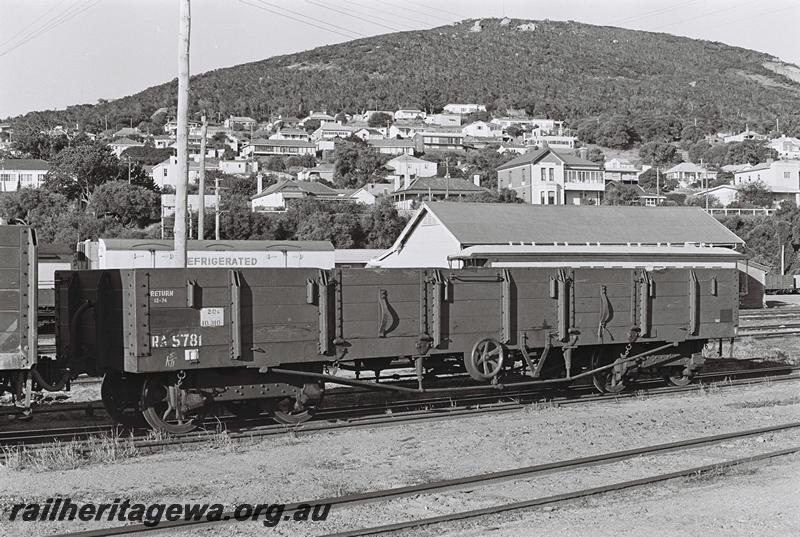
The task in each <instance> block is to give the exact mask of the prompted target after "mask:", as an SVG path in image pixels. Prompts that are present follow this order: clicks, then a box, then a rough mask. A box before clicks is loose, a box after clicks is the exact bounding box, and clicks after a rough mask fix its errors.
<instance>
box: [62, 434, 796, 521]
mask: <svg viewBox="0 0 800 537" xmlns="http://www.w3.org/2000/svg"><path fill="white" fill-rule="evenodd" d="M798 428H800V422H793V423H785V424H781V425H775V426H771V427H762V428H758V429H748V430H744V431H736V432H730V433H723V434H717V435H713V436H704V437H698V438H690V439H685V440H680V441H677V442H668V443H663V444H655V445H648V446H640V447H636V448H632V449H626V450H621V451H613V452H608V453H602V454H598V455H591V456H588V457H580V458H574V459H567V460H561V461H556V462H550V463H545V464H539V465H534V466H524V467H519V468H513V469H510V470H502V471H498V472H491V473H484V474H477V475H471V476H466V477H460V478H456V479H443V480H437V481H430V482H424V483H419V484H416V485H411V486H404V487H396V488H390V489H382V490H373V491H369V492H362V493H356V494H348V495H343V496H337V497H328V498H318V499H315V500H310V501H305V502H297V503H293V504H288V505H286V507H285V510H284V511H283V513H286V514H291V513H293V512H294V511H297V510H298V509H300V508H301V506H303V505H330V506H331V507H333V508H335V509H337V510H338V509H342V508H348V507H355V506H360V505H367V504H376V503H381V502H387V501H393V500H399V499H403V498H412V497H413V498H416V497H418V496H420V495H430V494H439V493H443V492H450V491H454V490H464V489H469V490H474V489H476V488H478V487H484V486H487V485H495V484H498V483H503V482H512V481H517V482H519V481H523V480H531V479H535V478H537V477H541V476H544V475H548V474H553V473H562V472H567V471H571V470H575V469H580V468H590V467H597V466H602V465H607V464H613V463H617V462H620V461H625V460H631V459H635V458H640V457H643V456H654V455H662V454H666V453H674V452H678V451H685V450H691V449H697V448H701V447H707V446H712V445H715V444H720V443H723V442H726V443H727V442H732V441H735V440H739V439H744V438H748V437H752V436H757V435H763V434H780V433H783V432H787V431H793V430H796V429H798ZM798 452H800V446H794V447H790V448H786V449H782V450H778V451H771V452H767V453H760V454H757V455H753V456H749V457H741V458H734V459H730V460H726V461H723V462H719V463H714V464H707V465H703V466H695V467H691V468H685V469H681V470H678V471H675V472H670V473H665V474H656V475H650V476H647V477H644V478H640V479H634V480H627V481H621V482H616V483H612V484H609V485H604V486H600V487H593V488H586V489H580V490H577V491H570V492H566V493H562V494H556V495H550V496H545V497H539V498H534V499H530V500H525V501H518V502H514V503H506V504H500V505H495V506H491V507H487V508H482V509H471V510H465V511H460V512H455V513H450V514H446V515H441V516H436V517H429V518H422V519H413V520H407V521H402V522H397V523H394V524H386V525H382V526H375V527H369V528H356V529H352V530H348V531H344V532H339V533H335V534H329V536H328V537H355V536H362V535H383V534H386V533H388V532H390V531H398V530H404V529H415V528H419V527H422V526H430V525H434V524H442V523H447V522H453V521H456V520H463V519H467V518H475V517H479V516H487V515H492V514H496V513H501V512H508V511H513V510H520V509H527V508H533V507H540V506H543V505H552V504H556V503H562V502H566V501H570V500H574V499H577V498H586V497H589V496H595V495H599V494H606V493H609V492H613V491H618V490H624V489H630V488H634V487H642V486H646V485H650V484H654V483H659V482H663V481H667V480H671V479H677V478H681V477H687V476H691V475H698V474H703V473H709V472H712V471H716V470H720V469H723V468H729V467H730V466H733V465H739V464H745V463H752V462H757V461H763V460H767V459H770V458H775V457H781V456H785V455H790V454H793V453H798ZM235 519H236V515H235V513H234V512H227V513H225V514H224V515H223V517H222V520H221V521H208V520H178V521H167V522H162V523H161V524H158V525H156V526H147V525H144V524H136V525H127V526H121V527H113V528H102V529H98V530H89V531H83V532H74V533H70V534H68V535H70V536H72V537H99V536H110V535H128V534H145V533H149V532H164V531H167V532H170V531H177V530H180V529H187V528H202V527H208V526H210V525H212V524H214V525H220V524H230V523H231V522H233V521H235ZM248 519H249V517H248ZM65 535H66V534H65ZM55 537H62V536H60V535H59V536H55Z"/></svg>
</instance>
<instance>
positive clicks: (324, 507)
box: [8, 498, 331, 528]
mask: <svg viewBox="0 0 800 537" xmlns="http://www.w3.org/2000/svg"><path fill="white" fill-rule="evenodd" d="M330 509H331V504H314V505H312V504H298V505H292V506H291V508H290V509H287V506H286V504H282V503H258V504H249V503H240V504H237V505H235V506H234V508H233V510H231V511H225V506H224V505H222V504H220V503H212V504H208V503H152V504H144V503H134V502H131V501H130V500H121V499H119V498H116V499H115V500H114V501H113V502H112V503H76V502H73V501H72V500H71V499H70V498H48V499H47V501H45V502H42V503H17V504H14V505H12V506H11V508H10V510H9V512H8V520H9V521H15V520H19V521H25V522H48V521H50V522H54V521H65V520H67V521H73V520H80V521H83V522H89V521H92V520H95V521H100V520H105V521H108V522H114V521H118V522H138V523H141V524H144V525H145V526H149V527H153V526H158V525H159V524H160V523H161V522H164V521H167V522H178V521H186V522H201V521H204V522H215V521H224V520H240V521H245V520H253V521H255V520H261V521H262V523H263V524H264V526H267V527H270V528H271V527H274V526H277V525H278V524H279V523H280V522H281V521H293V522H322V521H324V520H326V519H327V518H328V514H329V513H330Z"/></svg>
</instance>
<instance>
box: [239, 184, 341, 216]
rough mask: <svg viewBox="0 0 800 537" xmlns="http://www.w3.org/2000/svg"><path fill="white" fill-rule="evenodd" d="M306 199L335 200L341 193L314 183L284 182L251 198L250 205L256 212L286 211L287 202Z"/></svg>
mask: <svg viewBox="0 0 800 537" xmlns="http://www.w3.org/2000/svg"><path fill="white" fill-rule="evenodd" d="M305 198H318V199H327V200H335V199H339V192H337V191H336V190H335V189H333V188H330V187H328V186H325V185H323V184H322V183H316V182H314V181H291V180H283V181H279V182H277V183H275V184H274V185H272V186H270V187H269V188H267V189H265V190H263V191H261V192H259V193H257V194H256V195H255V196H253V197H251V198H250V205H251V207H252V210H253V211H254V212H255V211H269V212H273V211H285V210H286V202H287V201H289V200H293V199H305Z"/></svg>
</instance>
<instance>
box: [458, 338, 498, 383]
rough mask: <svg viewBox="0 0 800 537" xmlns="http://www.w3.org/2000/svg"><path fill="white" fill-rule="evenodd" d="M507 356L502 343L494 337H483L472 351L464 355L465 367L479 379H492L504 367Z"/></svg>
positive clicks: (473, 376)
mask: <svg viewBox="0 0 800 537" xmlns="http://www.w3.org/2000/svg"><path fill="white" fill-rule="evenodd" d="M505 356H506V352H505V348H504V347H503V344H502V343H500V342H499V341H497V340H496V339H492V338H486V339H482V340H480V341H478V342H477V343H476V344H475V346H474V347H473V348H472V353H471V354H470V355H469V356H465V357H464V367H465V368H466V370H467V373H469V376H470V377H472V378H473V379H475V380H477V381H481V382H483V381H487V380H491V379H493V378H494V377H496V376H497V374H498V373H500V371H501V370H502V369H503V361H504V360H505Z"/></svg>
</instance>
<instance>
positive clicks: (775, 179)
mask: <svg viewBox="0 0 800 537" xmlns="http://www.w3.org/2000/svg"><path fill="white" fill-rule="evenodd" d="M748 183H763V184H764V186H766V187H767V188H768V189H769V190H771V191H772V197H773V201H774V202H775V203H776V204H777V203H780V202H782V201H791V202H794V203H795V204H798V203H800V160H775V161H772V162H763V163H761V164H757V165H755V166H752V167H750V168H747V169H746V170H742V171H739V172H735V173H734V174H733V184H734V185H736V186H737V187H741V186H744V185H746V184H748Z"/></svg>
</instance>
